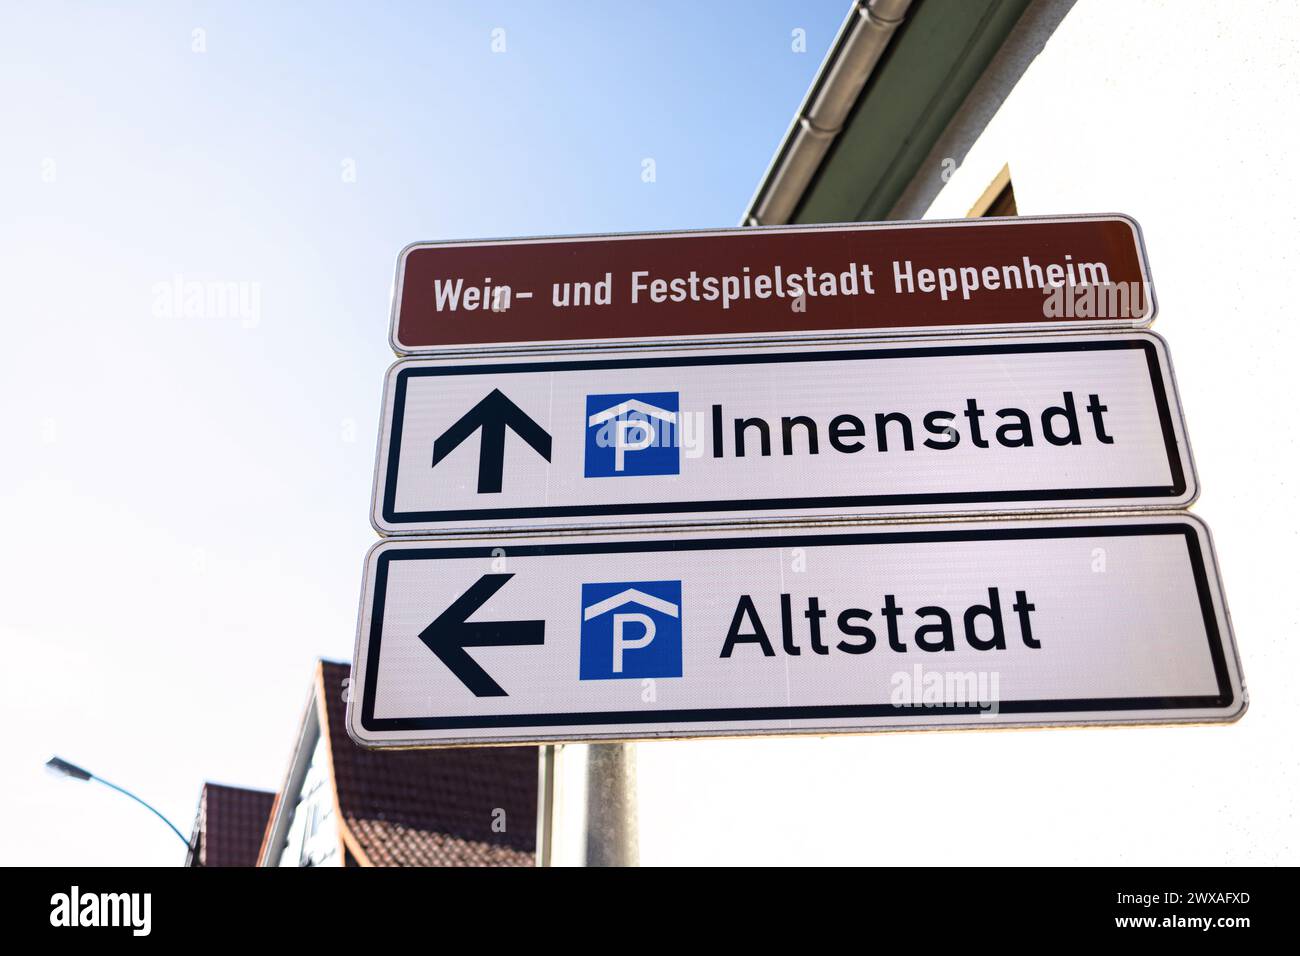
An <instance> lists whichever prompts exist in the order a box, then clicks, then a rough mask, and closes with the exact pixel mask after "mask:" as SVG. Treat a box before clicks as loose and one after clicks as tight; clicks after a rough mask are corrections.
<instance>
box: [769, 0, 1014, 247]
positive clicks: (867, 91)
mask: <svg viewBox="0 0 1300 956" xmlns="http://www.w3.org/2000/svg"><path fill="white" fill-rule="evenodd" d="M1030 2H1031V0H919V2H917V3H915V4H913V6H912V8H911V12H910V13H909V15H908V18H907V20H906V21H905V23H904V24H903V26H901V27H900V28H899V32H898V35H897V36H895V38H894V41H893V42H892V43H891V44H890V45H889V49H888V50H887V51H886V52H885V55H884V57H883V58H882V59H881V62H880V64H879V65H878V66H877V67H876V70H875V72H874V73H873V74H872V77H871V79H870V81H869V82H868V83H867V85H866V87H865V88H864V89H863V91H862V94H861V95H860V96H859V97H858V102H857V104H856V105H855V106H854V108H853V112H852V113H851V114H850V116H849V119H848V122H847V123H845V126H844V130H843V131H842V132H841V133H840V135H839V136H838V137H837V138H836V141H835V143H834V145H833V146H832V147H831V150H830V152H829V153H828V154H827V156H826V159H825V160H824V161H823V162H822V165H821V168H820V169H819V170H818V171H817V175H816V176H815V177H814V178H813V181H812V183H811V184H810V185H809V187H808V189H807V190H806V191H805V192H804V195H803V198H802V199H801V200H800V203H799V206H798V208H797V209H796V210H795V214H794V217H793V219H792V221H793V222H796V223H819V222H854V221H857V222H866V221H873V220H881V219H884V218H885V217H886V216H888V215H889V211H890V210H891V209H893V208H894V204H895V203H897V202H898V199H899V197H900V196H902V194H903V190H905V189H906V188H907V185H908V183H910V182H911V181H912V179H913V177H914V176H915V175H916V172H917V170H918V168H919V167H920V164H921V162H922V161H923V160H924V159H925V157H926V156H927V155H928V154H929V152H930V150H931V149H932V148H933V147H934V144H935V143H936V142H937V141H938V139H939V136H940V135H941V134H942V133H943V131H944V129H946V128H947V126H948V123H949V121H950V120H951V119H952V118H953V116H954V115H955V114H956V112H957V110H958V108H959V107H960V106H961V104H962V102H963V101H964V100H965V99H966V96H967V94H969V93H970V91H971V89H972V87H974V85H975V83H976V81H977V80H978V79H979V78H980V76H981V75H983V73H984V70H985V69H987V67H988V65H989V62H990V61H991V60H992V59H993V56H994V54H995V53H997V51H998V49H999V48H1000V47H1001V46H1002V43H1003V41H1004V40H1005V39H1006V38H1007V35H1008V34H1009V33H1010V32H1011V29H1012V27H1014V26H1015V25H1016V21H1018V20H1019V19H1020V15H1021V14H1022V13H1024V12H1025V9H1026V8H1027V7H1028V6H1029V4H1030ZM937 174H938V173H937V171H936V175H937Z"/></svg>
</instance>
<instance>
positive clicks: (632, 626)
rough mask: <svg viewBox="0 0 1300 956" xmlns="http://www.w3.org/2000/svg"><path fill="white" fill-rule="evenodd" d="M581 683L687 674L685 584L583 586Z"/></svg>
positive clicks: (650, 583)
mask: <svg viewBox="0 0 1300 956" xmlns="http://www.w3.org/2000/svg"><path fill="white" fill-rule="evenodd" d="M580 644H581V646H580V649H579V658H580V660H579V673H578V676H579V678H581V679H582V680H619V679H640V678H646V677H681V676H682V582H681V581H623V582H617V583H603V584H584V585H583V586H582V630H581V641H580Z"/></svg>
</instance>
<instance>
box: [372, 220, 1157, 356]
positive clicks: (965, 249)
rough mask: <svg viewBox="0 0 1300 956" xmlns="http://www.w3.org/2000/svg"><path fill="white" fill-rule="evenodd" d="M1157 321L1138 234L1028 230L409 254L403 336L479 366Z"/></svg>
mask: <svg viewBox="0 0 1300 956" xmlns="http://www.w3.org/2000/svg"><path fill="white" fill-rule="evenodd" d="M1154 317H1155V302H1154V296H1153V294H1152V289H1151V279H1150V269H1149V266H1148V264H1147V260H1146V252H1145V249H1144V248H1143V244H1142V234H1141V230H1140V228H1139V227H1138V224H1137V223H1136V222H1135V221H1134V220H1133V219H1131V218H1129V217H1127V216H1122V215H1116V214H1108V215H1091V216H1055V217H1028V216H1024V217H1017V218H1009V219H962V220H948V221H940V220H934V221H920V222H891V223H874V224H849V225H831V226H799V227H772V228H745V229H723V230H711V231H697V232H673V233H641V234H627V235H603V236H600V235H598V236H568V237H555V238H534V239H510V240H485V241H474V242H432V243H416V244H414V245H411V246H408V247H407V248H406V249H404V250H403V251H402V253H401V255H400V256H399V257H398V263H397V276H396V281H395V285H394V294H393V313H392V326H391V332H390V339H391V342H392V346H393V348H394V350H395V351H397V352H398V353H400V354H416V353H438V352H443V353H447V352H461V353H464V352H473V351H476V350H481V349H485V348H491V349H492V350H494V351H500V350H502V349H503V348H504V349H516V350H521V351H522V350H544V349H552V350H554V349H567V348H581V347H589V346H591V345H592V344H606V343H609V344H615V343H617V344H625V345H626V344H634V345H642V344H644V345H664V344H667V343H672V342H681V341H689V342H691V343H692V344H707V343H722V342H756V341H763V340H774V339H776V340H786V341H790V340H798V339H816V338H845V337H851V336H867V335H873V334H880V333H889V332H892V333H895V334H897V333H899V332H906V333H923V332H946V333H947V334H949V335H951V334H953V333H954V332H957V331H993V330H1003V331H1019V330H1024V329H1057V330H1061V329H1086V328H1128V329H1132V328H1140V327H1144V326H1147V325H1149V324H1150V323H1151V320H1152V319H1153V318H1154ZM958 327H960V328H958Z"/></svg>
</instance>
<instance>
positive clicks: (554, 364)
mask: <svg viewBox="0 0 1300 956" xmlns="http://www.w3.org/2000/svg"><path fill="white" fill-rule="evenodd" d="M1158 342H1159V339H1157V338H1156V337H1155V336H1149V337H1141V338H1127V337H1125V338H1114V337H1102V338H1097V339H1083V340H1080V341H1076V342H1021V343H1015V344H1008V343H1001V344H985V345H944V346H916V347H902V348H884V349H843V350H834V351H803V352H777V353H768V352H760V353H756V354H755V353H750V354H742V355H686V356H661V357H656V358H628V359H585V360H579V361H565V360H549V361H541V362H506V363H491V364H488V363H484V364H475V365H446V366H434V367H431V368H412V367H408V368H399V369H398V371H397V374H396V376H395V378H394V382H393V389H394V393H393V403H392V409H393V412H392V423H391V427H390V429H389V437H388V458H387V466H386V468H385V471H384V488H383V501H382V512H381V513H382V515H383V519H384V521H385V522H387V523H388V524H389V525H392V526H400V525H403V524H408V525H413V524H432V523H437V522H456V521H476V520H477V521H490V520H498V519H507V520H509V519H536V518H581V517H597V516H606V515H640V516H655V515H675V514H692V513H708V512H725V511H781V510H784V511H795V512H799V511H806V510H809V509H815V508H836V507H841V508H883V507H906V506H909V505H944V504H996V503H1006V502H1033V501H1045V502H1046V501H1050V502H1060V503H1062V504H1065V503H1068V502H1072V501H1098V500H1105V499H1108V498H1147V499H1150V500H1151V501H1152V503H1153V506H1154V505H1159V504H1162V503H1164V502H1163V501H1162V499H1174V498H1178V497H1180V496H1182V495H1183V494H1184V493H1186V491H1187V475H1186V473H1185V472H1184V470H1183V466H1182V461H1181V460H1180V458H1179V455H1178V440H1177V436H1176V435H1175V433H1174V425H1173V414H1172V411H1171V409H1170V403H1169V395H1168V389H1167V387H1166V384H1165V380H1164V374H1163V372H1162V371H1161V368H1160V359H1159V356H1158V354H1157V352H1156V347H1157V343H1158ZM1126 349H1141V350H1142V351H1143V352H1145V354H1146V359H1147V369H1148V371H1149V373H1150V375H1151V385H1152V388H1153V390H1154V397H1155V401H1156V409H1157V413H1158V416H1159V419H1160V429H1161V434H1162V436H1163V438H1164V448H1165V456H1166V459H1167V461H1168V463H1169V474H1170V477H1171V479H1172V483H1171V484H1169V485H1152V486H1137V487H1114V488H1065V489H1050V488H1049V489H1043V488H1035V489H1028V490H1019V491H972V492H929V493H924V494H903V495H834V496H823V497H801V498H754V499H719V500H715V501H681V502H659V503H651V504H644V503H617V504H603V505H595V504H593V505H561V506H551V507H541V508H474V509H461V510H454V511H452V510H444V511H400V512H399V511H397V510H395V503H396V497H397V470H398V462H399V460H400V457H401V454H400V453H401V447H402V427H403V420H404V418H405V413H406V391H407V383H408V382H409V381H410V379H412V378H427V377H442V376H450V375H490V374H494V373H496V374H507V373H510V374H514V373H519V372H552V371H563V370H568V371H590V370H593V369H609V370H614V369H621V368H677V367H685V366H701V365H763V364H772V363H777V362H784V363H790V362H832V361H846V360H862V359H891V358H924V357H933V356H954V355H1020V354H1031V353H1051V352H1102V351H1117V350H1126ZM417 361H418V360H417ZM426 361H427V360H426Z"/></svg>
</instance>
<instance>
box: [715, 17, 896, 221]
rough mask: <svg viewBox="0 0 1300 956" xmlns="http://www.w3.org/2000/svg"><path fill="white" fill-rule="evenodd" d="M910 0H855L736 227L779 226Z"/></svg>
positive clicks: (841, 126) (796, 201)
mask: <svg viewBox="0 0 1300 956" xmlns="http://www.w3.org/2000/svg"><path fill="white" fill-rule="evenodd" d="M911 5H912V0H857V2H856V3H854V4H853V8H852V9H851V10H850V11H849V13H848V16H847V17H845V18H844V23H843V24H842V25H841V26H840V31H839V33H838V34H836V37H835V42H834V43H833V44H831V49H830V52H829V53H827V54H826V59H825V60H824V61H823V62H822V65H821V67H820V68H819V69H818V71H817V76H816V77H815V78H814V79H813V82H812V86H810V87H809V88H808V93H807V94H806V95H805V96H804V100H803V104H802V105H801V106H800V107H799V112H798V114H797V115H796V116H795V118H794V121H793V122H792V123H791V124H790V128H789V129H788V130H787V131H786V134H785V138H784V139H783V140H782V141H781V145H780V147H779V148H778V149H777V151H776V155H775V156H774V157H772V162H771V163H770V164H769V165H768V168H767V172H766V173H764V174H763V179H762V181H761V182H760V183H759V184H758V189H757V191H755V193H754V197H753V198H752V199H751V200H750V201H749V208H748V209H747V210H746V212H745V216H744V218H743V219H742V220H741V225H745V226H771V225H782V224H784V223H788V222H789V221H790V217H791V216H793V215H794V211H795V209H796V208H797V207H798V205H799V201H800V200H801V199H802V198H803V194H804V191H805V190H806V189H807V188H808V184H809V183H811V182H812V178H813V176H814V175H816V173H817V170H818V168H819V167H820V166H821V164H822V160H823V159H825V157H826V153H827V152H828V151H829V150H830V148H831V144H832V143H834V142H835V138H836V137H837V136H839V134H840V131H841V130H843V129H844V123H845V121H846V120H847V119H848V117H849V113H850V112H851V111H852V109H853V105H854V104H855V103H856V102H857V101H858V96H859V94H861V92H862V88H863V87H864V86H866V85H867V80H869V79H870V78H871V74H872V73H873V72H874V71H875V69H876V64H877V63H879V62H880V57H881V56H882V55H883V54H884V52H885V48H886V47H888V46H889V41H890V40H891V39H892V38H893V36H894V32H895V31H896V30H897V29H898V27H899V24H901V23H902V22H903V20H904V18H906V16H907V10H908V7H910V6H911Z"/></svg>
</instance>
